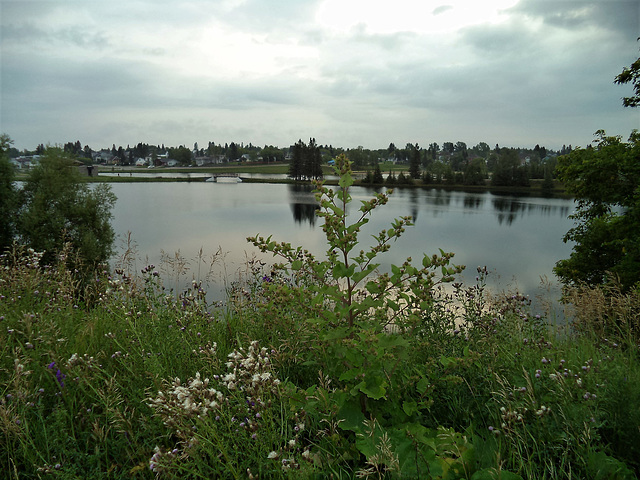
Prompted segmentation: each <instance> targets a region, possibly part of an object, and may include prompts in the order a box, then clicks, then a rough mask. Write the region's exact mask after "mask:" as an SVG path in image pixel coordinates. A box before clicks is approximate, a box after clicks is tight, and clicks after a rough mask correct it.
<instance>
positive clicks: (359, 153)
mask: <svg viewBox="0 0 640 480" xmlns="http://www.w3.org/2000/svg"><path fill="white" fill-rule="evenodd" d="M347 157H348V158H349V161H350V162H351V164H352V165H353V167H354V168H362V167H364V166H365V165H366V164H367V156H366V155H365V152H364V147H362V146H358V148H352V149H350V150H349V151H347Z"/></svg>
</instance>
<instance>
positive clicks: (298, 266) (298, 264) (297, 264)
mask: <svg viewBox="0 0 640 480" xmlns="http://www.w3.org/2000/svg"><path fill="white" fill-rule="evenodd" d="M301 268H302V260H294V261H293V262H291V270H294V271H296V272H297V271H298V270H300V269H301Z"/></svg>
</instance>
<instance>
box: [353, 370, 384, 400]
mask: <svg viewBox="0 0 640 480" xmlns="http://www.w3.org/2000/svg"><path fill="white" fill-rule="evenodd" d="M386 385H387V382H386V380H385V379H384V378H383V377H382V375H380V374H376V373H367V374H366V376H365V379H364V381H363V382H360V384H359V385H357V387H358V389H359V390H360V391H361V392H362V393H364V394H365V395H366V396H367V397H369V398H373V399H374V400H380V399H381V398H384V396H385V395H386V394H387V389H386V388H385V387H386Z"/></svg>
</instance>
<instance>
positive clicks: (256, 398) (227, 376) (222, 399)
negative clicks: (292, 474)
mask: <svg viewBox="0 0 640 480" xmlns="http://www.w3.org/2000/svg"><path fill="white" fill-rule="evenodd" d="M269 353H270V352H269V351H268V350H267V349H266V348H260V347H259V346H258V342H255V341H254V342H252V343H251V344H250V346H249V348H248V349H247V350H246V351H245V350H244V349H239V350H234V351H233V352H231V353H230V354H229V355H228V357H227V362H226V364H225V366H226V372H221V373H220V374H215V375H211V378H208V377H206V378H203V377H202V375H201V374H200V373H199V372H198V373H196V374H195V376H194V377H193V378H189V379H188V380H187V381H184V382H183V381H182V380H181V379H180V378H174V379H173V380H170V381H165V382H164V386H165V388H164V389H163V390H160V391H158V393H157V395H156V396H155V397H153V398H149V399H148V405H149V406H150V407H151V408H153V409H154V411H155V414H156V415H157V416H158V417H160V418H161V419H162V421H163V423H164V424H165V425H166V426H167V427H168V428H170V429H171V430H172V432H173V434H174V435H175V437H176V438H178V439H179V442H178V444H177V445H176V448H174V449H172V450H171V451H168V452H165V451H163V450H162V449H160V448H157V449H156V451H155V453H154V456H153V457H152V458H151V460H150V464H149V466H150V468H151V469H152V470H154V471H158V470H159V469H160V468H163V467H161V465H164V466H167V465H168V463H167V462H170V461H176V460H178V459H186V458H188V457H190V456H191V455H192V454H193V453H194V451H195V450H196V449H199V448H200V443H201V437H202V436H203V435H204V436H209V435H214V436H220V437H224V438H226V440H224V442H225V443H226V444H229V445H231V444H232V443H234V442H238V441H252V440H255V439H256V438H257V436H258V435H259V430H260V426H261V424H262V422H263V421H264V417H265V416H270V414H268V413H267V412H268V409H269V407H271V397H272V396H273V395H274V394H278V393H279V385H280V380H279V379H278V378H277V377H276V375H275V372H274V371H273V368H272V363H271V361H270V358H269ZM203 354H205V355H209V356H215V354H216V344H215V343H213V344H209V345H207V348H206V349H205V350H203ZM298 428H300V429H301V428H304V425H303V424H302V423H301V424H300V425H298ZM229 435H231V436H230V437H228V436H229ZM227 437H228V438H227Z"/></svg>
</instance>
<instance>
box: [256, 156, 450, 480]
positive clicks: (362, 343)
mask: <svg viewBox="0 0 640 480" xmlns="http://www.w3.org/2000/svg"><path fill="white" fill-rule="evenodd" d="M336 173H337V174H338V175H339V184H338V189H337V190H333V189H331V188H329V187H327V186H325V185H323V184H322V183H317V190H316V198H317V201H318V202H319V205H320V209H319V211H318V215H319V216H320V217H322V218H324V225H323V230H324V233H325V235H326V239H327V244H328V249H327V251H326V258H325V259H318V258H316V257H315V256H314V255H313V254H311V253H310V252H308V251H306V250H304V249H302V247H292V246H291V244H289V243H284V242H276V241H274V240H273V239H272V237H266V238H265V237H261V236H256V237H250V238H249V239H248V240H249V241H250V242H251V243H253V244H254V245H255V246H256V247H258V249H259V250H260V251H262V252H269V253H271V254H273V255H274V256H276V257H278V258H279V260H280V263H278V264H276V265H275V266H274V267H273V269H272V271H271V273H270V275H268V276H264V277H263V279H262V280H263V289H264V292H263V299H264V301H263V303H262V305H261V307H260V311H259V312H258V314H259V316H261V317H262V318H264V319H265V320H264V321H265V325H264V327H265V328H269V329H271V328H274V329H278V328H282V325H283V324H286V325H288V328H289V329H295V330H296V334H295V335H293V336H291V337H290V338H293V340H291V341H292V342H293V341H295V342H296V343H295V345H288V347H289V348H288V349H287V350H291V349H292V348H293V349H294V350H296V353H295V357H296V358H295V359H294V360H295V361H300V362H304V363H305V364H306V365H308V366H309V367H310V368H313V369H316V371H318V370H319V371H320V372H322V375H323V376H324V378H328V379H330V380H331V381H333V385H334V387H333V388H332V389H328V388H327V387H323V386H316V385H309V387H308V390H307V392H305V394H304V395H302V396H301V397H300V399H301V400H300V401H301V402H302V404H304V407H305V409H306V410H316V409H318V408H320V407H319V406H318V405H317V402H315V400H313V399H317V398H325V399H327V398H328V400H327V401H326V402H324V403H325V407H326V409H325V410H326V411H327V412H333V414H335V415H337V417H336V418H337V421H338V422H339V424H340V428H341V429H343V430H348V431H352V432H354V434H355V435H356V437H357V438H360V439H361V440H359V441H358V442H356V445H357V447H358V449H359V450H360V452H361V453H363V454H365V455H366V456H367V458H369V457H370V456H373V455H375V454H376V453H375V452H376V448H375V444H376V439H383V438H386V439H387V440H386V441H391V442H392V444H394V445H395V446H396V447H397V448H399V449H400V450H402V449H403V448H404V449H405V450H406V451H407V452H414V453H415V448H414V447H416V446H417V445H418V444H420V445H421V448H422V447H425V448H427V445H430V447H428V448H429V449H430V451H431V452H432V453H434V449H433V448H432V447H433V445H435V444H434V443H433V442H429V441H427V438H428V437H429V435H428V434H427V433H426V429H425V428H424V427H422V426H421V425H419V424H418V423H412V422H415V420H416V419H417V418H418V417H419V416H420V414H421V412H422V411H423V410H427V409H428V408H429V406H430V400H429V396H428V392H429V390H430V388H431V384H430V381H429V372H428V371H425V370H424V368H425V367H424V365H425V362H420V363H418V362H414V363H412V362H411V361H410V360H411V355H412V352H413V351H420V349H414V348H413V347H414V346H415V344H416V342H420V341H421V339H422V338H424V337H426V336H427V335H433V334H434V333H438V332H439V333H447V334H450V333H451V332H453V330H454V328H455V326H454V324H453V321H452V320H451V319H450V320H449V321H446V322H443V317H442V316H440V315H437V311H438V305H437V302H436V301H435V298H434V287H435V286H436V285H438V284H440V283H445V282H450V281H452V280H453V278H454V275H456V274H457V273H459V272H461V271H462V268H463V267H460V266H456V265H452V264H451V262H450V261H451V258H452V257H453V254H452V253H446V252H443V251H442V250H441V251H440V254H439V255H432V256H429V255H426V254H425V255H424V256H423V258H422V261H421V265H420V266H414V265H413V264H412V259H411V258H407V259H406V261H404V262H403V263H402V264H401V265H392V266H391V269H390V271H389V272H382V273H381V272H380V271H379V268H380V265H381V264H380V260H379V257H380V255H381V254H383V253H385V252H387V251H388V250H389V249H390V248H391V243H393V242H394V241H396V240H397V239H398V238H400V236H401V235H402V234H403V232H404V231H405V228H406V227H408V226H410V225H411V218H410V217H402V218H400V219H396V220H394V221H393V222H392V224H391V226H390V227H389V228H388V229H385V230H382V231H380V232H379V233H378V234H377V235H373V239H374V242H373V245H372V246H370V247H368V248H367V249H360V250H358V248H357V247H358V245H359V243H360V239H359V234H360V233H361V230H362V228H363V227H364V226H365V225H366V224H367V223H368V222H369V218H370V215H371V213H372V212H373V210H375V209H376V208H378V207H380V206H382V205H384V204H386V203H387V201H388V199H389V196H388V195H389V193H391V192H388V193H377V194H376V195H375V196H374V197H373V198H372V199H371V200H368V201H362V202H361V205H360V208H359V209H358V211H357V212H353V213H350V212H349V208H350V204H351V202H352V196H351V194H350V187H351V186H352V185H353V183H354V181H353V177H352V171H351V165H350V162H349V160H348V159H347V158H346V157H345V156H340V157H338V159H337V161H336ZM285 312H287V313H285ZM287 316H288V318H285V317H287ZM293 317H295V318H293ZM276 319H277V320H276ZM282 333H284V332H282ZM410 365H413V366H412V367H410V368H407V367H408V366H410ZM417 365H422V367H418V366H417ZM333 420H335V419H333ZM365 420H366V421H368V422H371V421H373V420H376V422H377V424H376V425H378V426H377V427H376V428H373V427H371V423H369V424H368V425H369V427H366V425H367V423H366V422H365ZM327 421H330V420H329V419H327ZM390 426H393V432H391V431H389V432H387V431H386V429H387V428H389V427H390ZM367 428H368V430H367ZM385 435H387V436H385ZM436 436H437V435H436V433H435V432H433V436H431V437H429V438H436ZM389 439H391V440H389ZM372 442H373V443H372ZM403 445H404V446H403ZM416 448H417V447H416ZM424 458H427V457H424ZM424 458H423V459H422V460H420V462H423V463H424V462H426V460H424ZM434 458H435V457H434ZM404 460H405V461H403V459H400V463H399V465H400V467H399V468H401V469H402V470H404V469H406V468H410V469H411V468H412V469H414V470H415V468H418V467H416V465H418V464H419V463H420V462H418V460H416V459H415V458H414V461H413V462H409V464H410V465H411V466H410V467H408V466H407V465H405V464H407V462H406V458H405V459H404ZM416 462H418V463H416ZM392 463H393V462H392ZM402 465H405V467H402Z"/></svg>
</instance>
